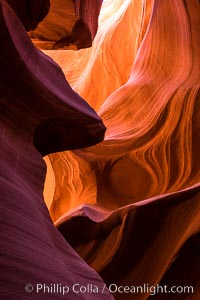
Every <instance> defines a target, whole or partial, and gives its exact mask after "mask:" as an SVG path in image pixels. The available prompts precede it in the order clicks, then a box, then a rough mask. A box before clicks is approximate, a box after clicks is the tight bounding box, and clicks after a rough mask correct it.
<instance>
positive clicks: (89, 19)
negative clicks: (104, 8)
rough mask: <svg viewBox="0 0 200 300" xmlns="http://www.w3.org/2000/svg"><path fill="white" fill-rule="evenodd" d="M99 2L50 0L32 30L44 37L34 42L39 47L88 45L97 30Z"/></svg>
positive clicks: (100, 0) (99, 0) (39, 36)
mask: <svg viewBox="0 0 200 300" xmlns="http://www.w3.org/2000/svg"><path fill="white" fill-rule="evenodd" d="M101 4H102V0H92V1H91V0H51V7H50V11H49V14H48V15H47V17H46V18H45V19H44V20H43V22H41V23H40V24H39V26H38V27H37V29H36V30H35V31H34V33H33V36H34V37H37V38H39V40H44V42H41V41H38V40H35V43H36V45H37V46H38V47H40V48H41V49H48V48H50V49H51V47H53V48H54V49H57V48H58V49H60V48H65V49H69V48H74V47H75V49H76V48H77V49H81V48H88V47H90V46H91V45H92V41H93V39H94V37H95V35H96V32H97V28H98V16H99V12H100V8H101ZM46 41H48V43H47V42H46ZM51 41H53V42H54V43H53V44H52V43H51Z"/></svg>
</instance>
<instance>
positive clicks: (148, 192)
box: [45, 0, 200, 300]
mask: <svg viewBox="0 0 200 300" xmlns="http://www.w3.org/2000/svg"><path fill="white" fill-rule="evenodd" d="M199 30H200V5H199V1H196V0H192V1H190V0H188V1H183V0H178V1H172V0H171V1H161V0H154V1H145V0H144V1H136V0H127V1H120V0H116V1H108V0H107V1H106V0H105V1H104V2H103V6H102V9H101V14H100V17H99V28H98V32H97V35H96V37H95V40H94V42H93V46H92V48H91V49H86V50H81V51H79V52H73V51H62V52H59V51H58V52H56V51H45V53H47V54H48V55H49V56H51V57H52V58H53V59H55V61H57V62H58V63H59V64H60V65H61V67H62V69H63V71H64V73H65V76H66V78H67V79H68V81H69V82H70V84H71V85H72V87H73V88H74V89H75V90H76V91H77V92H78V93H79V94H80V95H81V96H82V97H84V98H85V99H86V100H87V101H88V103H90V105H92V106H93V107H94V108H95V109H96V110H97V111H98V113H99V114H100V116H101V117H102V119H103V121H104V123H105V125H106V127H107V131H106V136H105V141H104V142H103V143H101V144H99V145H97V146H94V147H91V148H88V149H84V150H76V151H72V152H63V153H56V154H53V155H50V156H49V159H50V161H51V165H52V173H51V172H50V173H49V176H50V177H51V176H55V191H54V196H53V200H52V201H51V200H49V207H50V213H51V216H52V218H53V220H54V221H55V224H57V226H58V227H59V230H60V231H61V232H62V234H63V235H64V236H65V237H66V239H67V240H68V241H70V243H71V245H72V246H73V247H74V248H75V249H76V251H77V252H78V253H79V254H80V255H81V256H82V257H83V258H84V259H85V260H86V261H87V262H88V263H89V264H90V265H91V266H92V267H93V268H94V269H96V270H97V271H98V272H100V274H101V275H102V276H103V278H104V280H105V281H106V283H107V284H110V283H112V282H116V283H117V284H122V285H137V284H144V283H149V284H150V285H156V284H158V283H160V284H161V283H162V284H164V283H166V284H168V285H169V286H170V285H173V284H174V283H176V284H177V285H181V284H185V285H193V286H194V288H195V289H194V294H193V295H191V294H190V295H185V294H184V295H183V297H185V298H184V299H198V288H197V287H198V286H199V283H200V282H199V271H198V268H199V264H200V260H199V255H198V250H197V251H196V250H193V256H192V257H191V255H190V251H192V250H191V248H192V247H194V245H195V247H196V248H197V249H199V229H200V221H199V220H200V215H199V214H200V208H199V182H200V165H199V158H200V156H199V149H200V134H199V132H200V122H199V114H200V101H199V100H200V98H199V97H200V92H199V87H200V59H199V46H200V32H199ZM46 188H47V189H48V184H47V185H46ZM50 202H51V203H50ZM100 207H101V208H100ZM83 229H85V230H83ZM83 231H84V234H83ZM80 232H81V234H80ZM190 264H191V266H193V267H194V275H193V277H192V275H191V272H192V271H189V265H190ZM184 268H185V270H187V272H188V276H187V274H185V273H184V272H183V270H184ZM148 296H149V295H148V294H145V295H143V294H140V295H134V299H147V298H148ZM115 297H116V299H129V298H130V299H132V298H131V297H133V295H127V294H118V295H115ZM156 297H157V299H159V300H160V299H162V297H163V298H164V299H165V298H166V299H176V298H178V297H179V295H177V294H175V295H161V294H158V295H157V296H156Z"/></svg>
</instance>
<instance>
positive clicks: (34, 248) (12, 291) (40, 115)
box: [0, 0, 113, 300]
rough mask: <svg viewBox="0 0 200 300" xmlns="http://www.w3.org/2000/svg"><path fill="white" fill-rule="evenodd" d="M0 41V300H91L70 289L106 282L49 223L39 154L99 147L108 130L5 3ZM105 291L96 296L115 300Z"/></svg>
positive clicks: (0, 8) (0, 0)
mask: <svg viewBox="0 0 200 300" xmlns="http://www.w3.org/2000/svg"><path fill="white" fill-rule="evenodd" d="M0 39H1V41H3V42H4V43H5V47H0V69H1V73H0V74H1V75H0V102H1V126H0V128H1V130H0V139H1V147H0V156H1V162H0V173H1V175H0V185H1V216H0V223H1V234H0V235H1V236H0V252H1V255H0V263H1V274H0V279H1V280H0V281H1V283H0V284H1V288H0V298H1V299H4V300H8V299H9V300H10V299H13V300H14V299H15V300H18V299H44V297H45V299H63V292H65V293H66V294H65V296H64V297H65V299H94V297H93V292H91V291H90V292H88V293H87V294H86V293H81V292H79V293H77V292H76V291H75V292H74V291H73V286H74V285H75V284H79V285H80V286H87V285H88V284H93V285H94V286H96V287H97V288H99V289H100V290H102V289H103V288H104V282H103V281H102V279H101V278H100V276H99V275H98V274H97V273H96V272H95V271H94V270H92V269H91V268H90V267H88V265H87V264H86V263H85V262H84V261H83V260H82V259H81V258H80V257H79V256H78V255H77V253H75V251H74V250H73V249H72V248H71V247H70V246H69V244H68V243H67V242H66V241H65V240H64V239H63V237H62V236H61V235H60V233H59V232H58V230H57V229H56V228H55V227H54V225H53V223H52V221H51V219H50V216H49V213H48V210H47V208H46V205H45V203H44V200H43V196H42V193H43V185H44V180H45V173H46V166H45V163H44V161H43V159H42V155H46V154H49V153H50V152H55V151H62V150H64V149H67V148H69V149H70V148H76V147H83V146H84V147H85V146H88V145H91V144H96V143H98V142H100V141H101V140H102V139H103V137H104V132H105V127H104V125H103V123H102V121H101V119H100V118H99V117H98V116H97V114H96V113H95V111H94V110H93V109H92V108H91V107H90V106H89V105H88V104H87V103H86V102H85V101H84V100H83V99H82V98H81V97H80V96H79V95H78V94H76V93H75V92H74V91H73V90H72V89H71V87H70V86H69V84H68V83H67V81H66V80H65V77H64V75H63V73H62V71H61V69H60V68H59V66H58V65H57V64H56V63H55V62H54V61H52V60H51V59H50V58H49V57H47V56H46V55H44V54H43V53H42V52H41V51H39V50H37V49H36V48H35V47H34V45H33V44H32V43H31V41H30V40H29V38H28V36H27V33H26V32H25V29H24V28H23V26H22V24H21V22H19V20H18V18H17V16H16V15H15V14H14V12H13V11H12V10H11V8H10V7H9V6H8V4H7V3H6V2H5V1H4V0H0ZM79 133H81V138H80V136H79V135H78V134H79ZM34 145H35V147H34ZM36 148H37V150H38V151H37V150H36ZM83 274H84V276H83ZM38 284H39V287H37V285H38ZM40 285H41V286H43V287H44V285H45V286H46V288H45V289H44V288H43V290H41V289H39V288H40ZM54 285H55V286H56V287H54ZM48 289H50V291H48ZM63 289H64V290H63ZM52 290H53V291H54V292H52ZM55 291H56V292H55ZM103 291H104V292H103V293H100V292H99V293H97V294H95V298H97V299H113V298H112V296H111V295H110V294H109V292H108V291H107V289H106V288H104V290H103Z"/></svg>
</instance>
